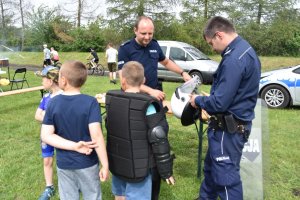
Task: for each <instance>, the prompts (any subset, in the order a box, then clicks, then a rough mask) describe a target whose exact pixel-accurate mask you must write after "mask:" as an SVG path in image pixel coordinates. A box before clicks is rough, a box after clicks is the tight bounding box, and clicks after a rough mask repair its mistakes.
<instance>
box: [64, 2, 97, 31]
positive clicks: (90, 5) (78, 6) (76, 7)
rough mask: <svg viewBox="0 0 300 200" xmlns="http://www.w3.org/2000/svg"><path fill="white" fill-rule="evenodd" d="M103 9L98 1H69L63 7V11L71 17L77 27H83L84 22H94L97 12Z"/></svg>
mask: <svg viewBox="0 0 300 200" xmlns="http://www.w3.org/2000/svg"><path fill="white" fill-rule="evenodd" d="M100 7H101V5H100V1H98V0H75V1H74V0H68V1H67V2H66V3H65V4H64V5H63V6H62V8H63V10H64V11H66V12H67V14H68V15H70V17H71V19H72V20H74V22H75V23H76V26H77V27H78V28H79V27H81V25H82V20H92V19H94V18H95V17H96V16H95V14H96V11H97V10H98V9H99V8H100Z"/></svg>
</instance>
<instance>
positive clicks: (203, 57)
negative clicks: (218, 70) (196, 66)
mask: <svg viewBox="0 0 300 200" xmlns="http://www.w3.org/2000/svg"><path fill="white" fill-rule="evenodd" d="M183 48H184V49H185V50H186V51H187V52H189V53H190V54H191V55H192V56H193V57H194V58H195V59H196V60H210V59H209V58H208V57H207V55H205V54H204V53H202V52H201V51H199V50H198V49H196V48H195V47H183Z"/></svg>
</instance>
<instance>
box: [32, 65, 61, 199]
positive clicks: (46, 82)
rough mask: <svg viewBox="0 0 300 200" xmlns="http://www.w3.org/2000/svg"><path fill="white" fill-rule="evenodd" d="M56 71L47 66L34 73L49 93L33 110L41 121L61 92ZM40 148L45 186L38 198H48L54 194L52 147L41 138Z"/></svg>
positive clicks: (36, 117)
mask: <svg viewBox="0 0 300 200" xmlns="http://www.w3.org/2000/svg"><path fill="white" fill-rule="evenodd" d="M58 72H59V70H58V69H57V68H56V67H53V66H47V67H45V68H44V69H43V70H42V71H41V72H36V73H35V74H36V75H37V76H41V77H42V85H43V87H44V89H45V90H48V91H49V93H47V94H45V95H44V96H43V98H42V100H41V102H40V105H39V107H38V108H37V110H36V112H35V119H36V120H37V121H39V122H41V123H42V121H43V119H44V116H45V112H46V109H47V105H48V102H49V101H50V99H51V98H53V97H54V96H56V95H58V94H61V93H62V90H61V89H60V88H59V86H58ZM41 149H42V157H43V163H44V177H45V181H46V188H45V190H44V192H43V193H42V195H41V196H40V197H39V200H48V199H50V197H52V196H54V194H55V189H54V185H53V156H54V147H52V146H50V145H48V144H46V143H44V142H43V141H42V140H41Z"/></svg>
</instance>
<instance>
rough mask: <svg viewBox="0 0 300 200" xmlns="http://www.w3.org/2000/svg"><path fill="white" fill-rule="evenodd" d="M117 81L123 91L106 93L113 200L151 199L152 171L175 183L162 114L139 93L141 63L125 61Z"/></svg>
mask: <svg viewBox="0 0 300 200" xmlns="http://www.w3.org/2000/svg"><path fill="white" fill-rule="evenodd" d="M120 78H121V87H122V90H123V91H121V90H118V91H117V90H112V91H108V93H107V94H106V111H107V118H106V129H107V151H108V159H109V168H110V171H111V172H112V174H113V178H112V192H113V194H114V195H115V199H116V200H125V199H126V200H135V199H136V200H141V199H145V200H150V199H151V187H152V180H151V177H152V175H151V174H152V173H151V171H152V170H153V169H154V168H157V169H156V170H157V171H158V172H159V173H160V176H161V177H162V178H163V179H165V180H166V182H167V184H172V185H174V184H175V179H174V177H173V176H172V174H173V169H172V168H173V155H171V153H170V145H169V142H168V138H167V131H165V130H167V128H166V123H167V122H166V119H165V117H164V114H165V111H164V110H163V109H161V106H160V104H159V102H158V101H157V100H156V99H155V98H153V97H151V96H149V95H147V94H142V93H140V86H141V85H142V84H143V82H144V68H143V66H142V65H141V64H140V63H138V62H135V61H130V62H127V63H126V64H125V65H124V67H123V68H122V76H121V77H120Z"/></svg>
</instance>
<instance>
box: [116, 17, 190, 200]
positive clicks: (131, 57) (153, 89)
mask: <svg viewBox="0 0 300 200" xmlns="http://www.w3.org/2000/svg"><path fill="white" fill-rule="evenodd" d="M134 33H135V36H136V37H135V38H133V39H131V40H129V41H127V42H125V43H124V44H122V45H121V46H120V48H119V54H118V68H119V75H120V77H122V67H123V65H124V64H125V63H126V62H128V61H137V62H139V63H141V64H142V65H143V67H144V71H145V72H144V73H145V78H146V82H145V84H144V85H142V86H141V92H144V93H147V94H149V95H151V96H153V97H155V98H156V99H158V100H160V101H163V100H164V99H165V93H164V92H163V91H162V87H161V85H160V84H159V82H158V77H157V66H158V62H159V63H160V64H162V65H164V66H165V67H166V68H167V69H168V70H170V71H173V72H175V73H177V74H180V75H181V76H182V77H183V80H184V81H188V80H190V79H191V77H190V75H189V74H188V73H187V72H184V71H183V70H182V69H181V68H180V67H179V66H178V65H176V64H175V63H174V62H173V61H171V60H169V59H168V58H166V56H165V55H164V54H163V52H162V50H161V48H160V46H159V44H158V43H157V41H156V40H154V39H153V34H154V24H153V21H152V19H151V18H150V17H146V16H140V17H139V18H138V19H137V21H136V23H135V26H134ZM167 132H168V131H167ZM159 190H160V177H159V174H158V173H157V171H156V170H155V169H153V172H152V200H154V199H158V197H159Z"/></svg>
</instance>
